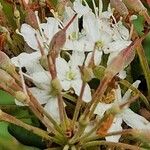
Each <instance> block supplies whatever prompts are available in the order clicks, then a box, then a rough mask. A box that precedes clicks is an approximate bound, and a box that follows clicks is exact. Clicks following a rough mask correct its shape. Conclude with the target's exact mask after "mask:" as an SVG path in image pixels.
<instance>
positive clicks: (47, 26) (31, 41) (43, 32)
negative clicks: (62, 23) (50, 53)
mask: <svg viewBox="0 0 150 150" xmlns="http://www.w3.org/2000/svg"><path fill="white" fill-rule="evenodd" d="M35 14H36V17H37V20H38V25H39V29H34V28H32V27H31V26H30V25H28V24H26V23H24V24H22V26H21V29H20V31H21V33H19V34H20V35H21V36H23V38H24V40H25V41H26V43H27V44H28V45H29V46H30V47H31V48H32V49H34V50H40V49H39V44H38V41H39V43H40V45H41V47H42V48H43V49H44V50H45V51H47V47H48V45H49V43H50V41H51V39H52V37H53V35H54V34H55V33H56V32H58V30H59V29H58V24H59V23H58V21H57V19H55V18H53V17H48V18H47V22H46V23H40V22H39V18H38V16H37V12H35ZM37 40H38V41H37Z"/></svg>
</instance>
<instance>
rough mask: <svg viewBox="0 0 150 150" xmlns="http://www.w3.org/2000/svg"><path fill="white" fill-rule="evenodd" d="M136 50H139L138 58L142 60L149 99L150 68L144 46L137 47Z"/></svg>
mask: <svg viewBox="0 0 150 150" xmlns="http://www.w3.org/2000/svg"><path fill="white" fill-rule="evenodd" d="M136 50H137V53H138V56H139V59H140V63H141V66H142V69H143V72H144V74H145V79H146V83H147V88H148V97H150V68H149V65H148V62H147V59H146V56H145V53H144V49H143V47H142V45H140V46H139V47H137V48H136Z"/></svg>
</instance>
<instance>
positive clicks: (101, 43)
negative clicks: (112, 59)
mask: <svg viewBox="0 0 150 150" xmlns="http://www.w3.org/2000/svg"><path fill="white" fill-rule="evenodd" d="M95 46H96V48H98V49H101V48H102V47H103V46H104V43H103V41H97V42H96V43H95Z"/></svg>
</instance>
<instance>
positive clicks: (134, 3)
mask: <svg viewBox="0 0 150 150" xmlns="http://www.w3.org/2000/svg"><path fill="white" fill-rule="evenodd" d="M122 1H123V3H124V4H125V5H126V6H127V7H128V8H129V9H131V10H134V11H135V12H138V13H139V12H140V11H143V10H146V8H145V7H144V5H143V4H142V2H141V1H140V0H122Z"/></svg>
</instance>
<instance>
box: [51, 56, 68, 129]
mask: <svg viewBox="0 0 150 150" xmlns="http://www.w3.org/2000/svg"><path fill="white" fill-rule="evenodd" d="M55 61H56V58H52V57H51V55H50V54H49V55H48V66H49V72H50V75H51V77H52V80H55V79H57V71H56V63H55ZM57 98H58V107H59V116H60V120H61V123H62V125H63V128H64V129H67V124H68V123H67V120H68V118H67V114H66V111H65V108H64V104H63V97H62V94H61V91H58V93H57Z"/></svg>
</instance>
